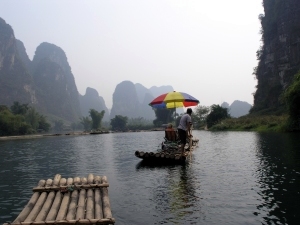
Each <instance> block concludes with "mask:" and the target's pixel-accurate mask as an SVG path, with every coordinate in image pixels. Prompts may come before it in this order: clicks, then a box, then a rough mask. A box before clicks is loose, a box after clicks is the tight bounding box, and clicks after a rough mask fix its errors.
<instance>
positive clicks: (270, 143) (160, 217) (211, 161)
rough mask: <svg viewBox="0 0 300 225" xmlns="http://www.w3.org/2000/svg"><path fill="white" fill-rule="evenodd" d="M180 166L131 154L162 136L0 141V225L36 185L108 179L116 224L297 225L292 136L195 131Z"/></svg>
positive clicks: (295, 139)
mask: <svg viewBox="0 0 300 225" xmlns="http://www.w3.org/2000/svg"><path fill="white" fill-rule="evenodd" d="M193 134H194V136H195V137H197V138H199V139H200V143H199V148H197V149H196V150H195V151H194V152H193V157H192V160H191V161H190V162H189V163H187V164H184V165H151V164H147V163H144V162H143V161H141V159H139V158H137V157H135V156H134V152H135V151H136V150H139V151H141V150H143V151H154V150H156V149H157V148H159V143H161V141H162V137H163V132H140V133H118V134H117V133H114V134H103V135H86V136H76V137H75V136H61V137H54V138H43V139H32V140H14V141H4V142H0V149H1V150H0V166H1V170H0V181H1V182H0V189H1V192H0V223H4V222H9V221H12V220H13V219H14V218H15V217H16V216H17V215H18V213H19V212H20V211H21V210H22V208H23V207H24V206H25V205H26V203H27V201H28V199H29V198H30V196H31V195H32V191H31V188H32V187H34V186H36V185H37V182H38V180H39V179H46V178H52V177H53V176H54V175H55V174H56V173H60V174H62V176H63V177H65V178H67V177H69V176H87V175H88V174H89V173H94V174H95V175H100V176H102V175H106V176H107V177H108V182H109V185H110V186H109V196H110V202H111V207H112V213H113V216H114V217H115V218H116V221H117V224H119V225H120V224H133V225H139V224H149V225H150V224H151V225H152V224H205V225H207V224H209V225H211V224H226V225H227V224H234V225H235V224H243V225H244V224H297V223H298V221H300V218H299V217H300V215H298V214H297V212H298V211H299V210H298V209H299V206H300V205H299V202H300V195H299V190H300V184H299V180H300V179H299V178H300V167H299V165H300V153H299V150H298V149H300V143H299V135H295V134H267V133H266V134H257V133H255V132H206V131H193Z"/></svg>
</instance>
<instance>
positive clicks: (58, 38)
mask: <svg viewBox="0 0 300 225" xmlns="http://www.w3.org/2000/svg"><path fill="white" fill-rule="evenodd" d="M261 13H264V11H263V7H262V0H247V1H245V0H226V1H225V0H214V1H208V0H84V1H83V0H43V1H37V0H22V1H20V0H1V1H0V17H1V18H3V19H4V20H5V21H6V23H8V24H9V25H11V26H12V28H13V30H14V33H15V37H16V38H17V39H19V40H21V41H22V42H23V43H24V45H25V48H26V51H27V54H28V56H29V58H30V59H31V60H32V58H33V56H34V52H35V50H36V48H37V46H38V45H39V44H41V43H42V42H49V43H52V44H55V45H57V46H59V47H60V48H62V49H63V50H64V52H65V53H66V55H67V58H68V62H69V64H70V66H71V68H72V72H73V75H74V77H75V82H76V85H77V88H78V91H79V93H80V94H82V95H84V94H85V90H86V88H87V87H91V88H94V89H96V90H97V91H98V93H99V95H100V96H102V97H103V98H104V100H105V103H106V105H107V107H108V108H111V106H112V95H113V92H114V90H115V87H116V86H117V85H118V84H119V83H121V82H122V81H124V80H130V81H132V82H133V83H140V84H142V85H143V86H145V87H146V88H150V87H152V86H162V85H171V86H173V88H174V90H176V91H181V92H186V93H189V94H191V95H192V96H194V97H195V98H197V99H199V100H200V104H201V105H205V106H210V105H212V104H221V103H222V102H224V101H226V102H228V103H229V104H231V103H232V102H233V101H234V100H241V101H246V102H248V103H250V104H253V95H252V94H253V93H254V92H255V90H256V88H255V86H256V84H257V80H255V77H254V76H253V75H252V72H253V68H254V67H256V66H257V63H258V62H257V60H256V51H257V50H258V49H259V47H260V45H261V41H260V40H261V35H260V33H259V31H260V28H261V26H260V23H259V20H258V16H259V14H261ZM155 97H156V96H155Z"/></svg>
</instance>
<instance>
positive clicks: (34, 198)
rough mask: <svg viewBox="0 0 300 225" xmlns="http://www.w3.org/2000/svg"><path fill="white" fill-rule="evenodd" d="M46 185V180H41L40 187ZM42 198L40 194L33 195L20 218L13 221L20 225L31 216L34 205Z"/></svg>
mask: <svg viewBox="0 0 300 225" xmlns="http://www.w3.org/2000/svg"><path fill="white" fill-rule="evenodd" d="M45 184H46V181H45V180H40V181H39V183H38V187H43V186H44V185H45ZM39 197H40V193H37V192H36V193H33V195H32V196H31V198H30V200H29V201H28V203H27V205H26V206H25V208H24V209H23V210H22V211H21V212H20V214H19V216H18V217H17V218H16V219H15V220H14V221H13V223H20V222H22V221H24V220H25V218H26V217H27V216H28V215H29V213H30V212H31V210H32V209H33V207H34V205H35V204H36V202H37V200H38V198H39Z"/></svg>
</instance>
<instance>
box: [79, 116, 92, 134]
mask: <svg viewBox="0 0 300 225" xmlns="http://www.w3.org/2000/svg"><path fill="white" fill-rule="evenodd" d="M80 123H81V124H82V125H83V128H84V130H85V131H89V130H91V126H92V121H91V120H90V118H89V117H88V116H86V117H84V116H83V117H81V118H80Z"/></svg>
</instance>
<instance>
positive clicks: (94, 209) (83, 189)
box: [4, 174, 115, 225]
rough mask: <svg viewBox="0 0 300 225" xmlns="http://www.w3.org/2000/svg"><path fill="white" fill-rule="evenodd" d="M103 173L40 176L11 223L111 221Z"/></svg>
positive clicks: (106, 185) (106, 184) (111, 222)
mask: <svg viewBox="0 0 300 225" xmlns="http://www.w3.org/2000/svg"><path fill="white" fill-rule="evenodd" d="M108 186H109V185H108V182H107V177H106V176H102V177H100V176H94V175H93V174H89V175H88V177H87V178H86V177H81V178H80V177H75V178H68V179H66V178H62V177H61V175H60V174H56V175H55V176H54V178H53V179H47V180H40V181H39V183H38V185H37V187H35V188H33V195H32V197H31V198H30V200H29V201H28V204H27V205H26V206H25V207H24V209H23V210H22V211H21V212H20V214H19V216H18V217H17V218H16V219H15V220H14V221H13V222H12V223H4V225H9V224H20V225H31V224H32V225H42V224H49V225H51V224H75V223H76V224H114V223H115V219H114V218H113V217H112V212H111V208H110V202H109V196H108Z"/></svg>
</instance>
